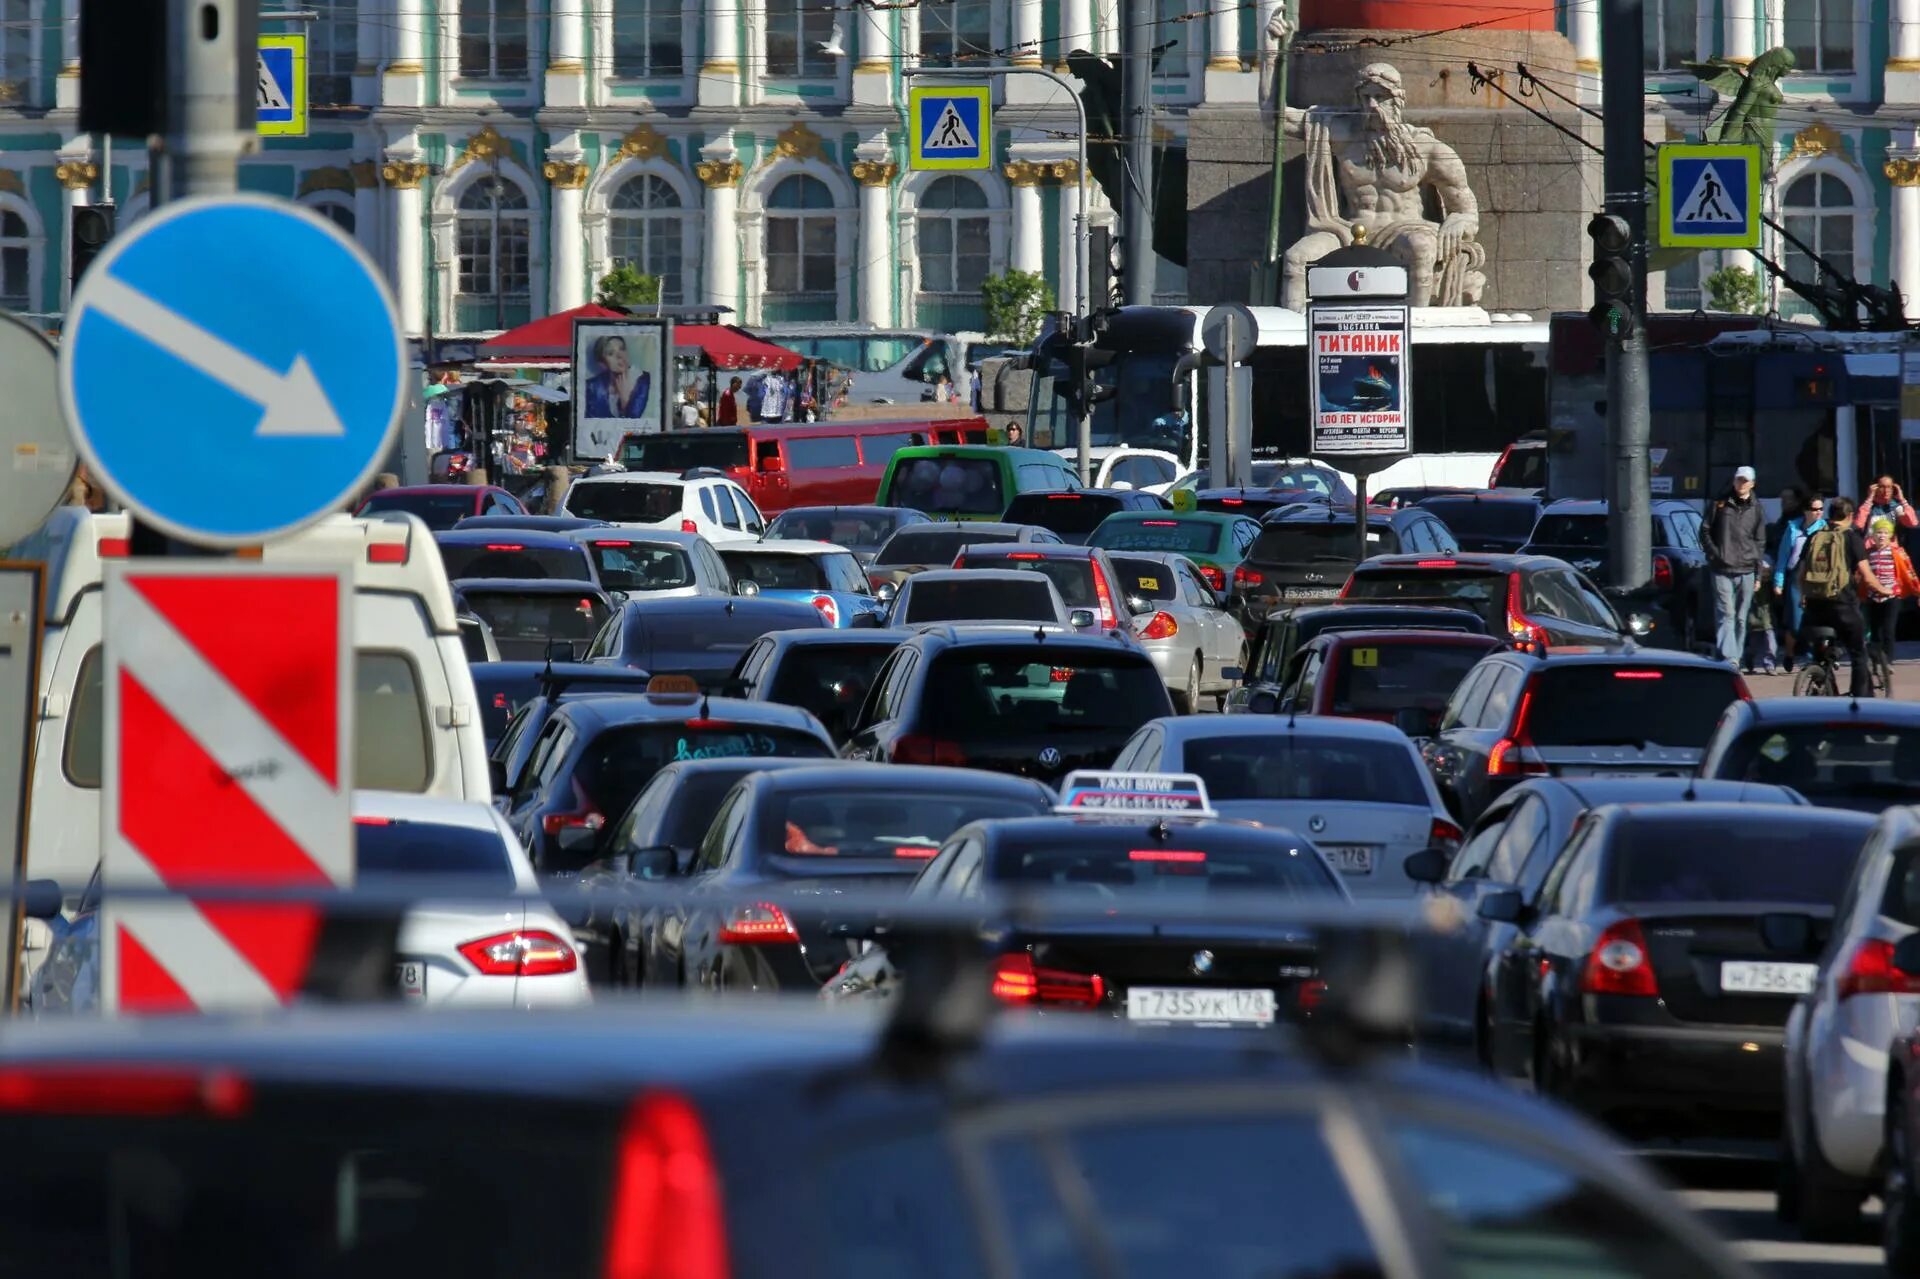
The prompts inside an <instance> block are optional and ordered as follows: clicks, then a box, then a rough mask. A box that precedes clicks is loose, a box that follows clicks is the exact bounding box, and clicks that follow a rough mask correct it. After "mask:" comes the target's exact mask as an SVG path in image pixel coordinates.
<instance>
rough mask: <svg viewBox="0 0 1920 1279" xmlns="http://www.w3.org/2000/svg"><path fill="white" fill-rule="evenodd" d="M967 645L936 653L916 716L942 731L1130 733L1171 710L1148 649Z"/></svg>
mask: <svg viewBox="0 0 1920 1279" xmlns="http://www.w3.org/2000/svg"><path fill="white" fill-rule="evenodd" d="M1047 647H1048V648H1051V649H1054V650H1055V651H1054V652H1053V653H1052V654H1051V655H1047V654H1045V653H1041V654H1040V657H1041V660H1038V661H1036V660H1035V656H1036V650H1037V648H1038V646H1036V645H1020V646H1015V647H1009V648H1005V649H998V648H971V647H970V648H964V649H959V650H954V651H950V652H946V653H942V654H941V655H940V656H939V657H937V658H935V659H934V663H933V667H932V669H931V670H930V671H929V673H928V676H927V681H926V694H925V697H924V700H923V702H922V704H921V706H920V710H919V715H918V721H919V722H920V723H921V724H924V725H928V726H930V727H931V728H933V729H934V730H936V731H938V732H939V734H940V735H941V736H943V737H946V736H956V737H982V736H991V735H995V734H1013V735H1020V734H1025V733H1039V732H1060V731H1070V730H1074V729H1080V730H1086V731H1095V730H1097V731H1100V732H1114V731H1124V732H1128V733H1131V732H1132V731H1133V730H1134V729H1136V728H1138V727H1140V725H1142V724H1144V723H1146V722H1147V721H1148V720H1150V719H1152V718H1154V717H1155V716H1156V715H1161V714H1164V713H1165V706H1166V688H1165V686H1164V685H1163V684H1161V682H1160V675H1159V673H1158V672H1157V671H1155V670H1154V668H1153V663H1152V662H1150V661H1149V660H1148V659H1147V658H1146V657H1145V656H1144V655H1143V654H1139V653H1119V652H1114V653H1104V652H1096V651H1091V650H1088V649H1086V648H1084V647H1068V646H1066V645H1055V644H1049V645H1047Z"/></svg>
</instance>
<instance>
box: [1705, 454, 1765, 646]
mask: <svg viewBox="0 0 1920 1279" xmlns="http://www.w3.org/2000/svg"><path fill="white" fill-rule="evenodd" d="M1753 483H1754V474H1753V468H1752V467H1751V466H1743V467H1741V468H1739V469H1738V470H1736V471H1735V472H1734V473H1733V488H1732V489H1731V490H1730V491H1729V492H1728V494H1727V495H1726V496H1725V497H1723V498H1721V499H1720V500H1719V501H1718V502H1715V503H1714V504H1713V514H1712V515H1711V516H1710V517H1709V518H1708V520H1707V529H1706V537H1705V538H1704V539H1703V540H1704V542H1705V550H1706V552H1707V567H1708V568H1709V569H1710V570H1711V571H1712V573H1713V621H1714V641H1715V644H1716V646H1717V647H1718V648H1719V650H1720V658H1721V660H1722V661H1725V662H1729V663H1731V664H1733V665H1734V666H1738V665H1740V658H1741V655H1742V654H1744V653H1745V652H1746V651H1747V613H1748V612H1749V611H1750V610H1751V609H1752V608H1753V589H1754V585H1755V583H1756V582H1757V581H1758V580H1759V577H1760V569H1761V566H1762V565H1763V564H1765V563H1766V559H1767V516H1766V512H1764V511H1763V510H1761V509H1760V503H1759V501H1758V500H1756V499H1755V497H1754V495H1753Z"/></svg>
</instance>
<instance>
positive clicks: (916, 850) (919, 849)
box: [893, 844, 940, 862]
mask: <svg viewBox="0 0 1920 1279" xmlns="http://www.w3.org/2000/svg"><path fill="white" fill-rule="evenodd" d="M939 854H940V850H939V848H937V847H936V846H934V845H933V844H895V845H894V846H893V855H894V857H895V858H896V859H898V860H900V861H909V862H928V861H932V860H933V859H934V858H935V857H937V856H939Z"/></svg>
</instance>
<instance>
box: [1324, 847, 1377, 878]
mask: <svg viewBox="0 0 1920 1279" xmlns="http://www.w3.org/2000/svg"><path fill="white" fill-rule="evenodd" d="M1320 851H1321V852H1323V853H1325V854H1326V855H1327V860H1328V861H1330V862H1332V863H1333V868H1334V869H1335V870H1337V871H1339V872H1340V873H1341V874H1342V875H1371V874H1373V849H1372V848H1370V847H1368V846H1367V845H1365V844H1322V845H1320Z"/></svg>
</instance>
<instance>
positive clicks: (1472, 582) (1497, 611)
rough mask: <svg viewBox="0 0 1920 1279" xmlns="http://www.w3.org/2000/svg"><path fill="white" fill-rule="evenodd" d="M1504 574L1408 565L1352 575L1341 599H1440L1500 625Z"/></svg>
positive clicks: (1504, 603)
mask: <svg viewBox="0 0 1920 1279" xmlns="http://www.w3.org/2000/svg"><path fill="white" fill-rule="evenodd" d="M1507 580H1508V579H1507V575H1506V574H1505V573H1497V572H1489V571H1487V570H1485V569H1471V568H1418V567H1416V566H1414V565H1412V564H1408V565H1405V566H1399V567H1394V568H1384V569H1383V568H1375V569H1368V570H1365V571H1363V572H1356V573H1354V575H1353V577H1352V578H1351V579H1350V580H1349V581H1348V582H1347V588H1346V591H1345V593H1344V597H1345V598H1346V599H1350V600H1378V601H1382V602H1385V603H1406V602H1411V601H1422V602H1426V603H1435V602H1438V601H1442V600H1444V601H1445V602H1447V603H1448V604H1452V605H1455V606H1457V607H1459V608H1467V609H1472V610H1473V611H1474V612H1476V613H1478V614H1480V616H1481V617H1482V618H1484V619H1485V620H1486V621H1487V622H1489V623H1491V624H1496V625H1504V624H1505V622H1506V616H1507Z"/></svg>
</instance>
